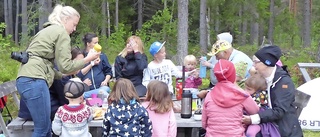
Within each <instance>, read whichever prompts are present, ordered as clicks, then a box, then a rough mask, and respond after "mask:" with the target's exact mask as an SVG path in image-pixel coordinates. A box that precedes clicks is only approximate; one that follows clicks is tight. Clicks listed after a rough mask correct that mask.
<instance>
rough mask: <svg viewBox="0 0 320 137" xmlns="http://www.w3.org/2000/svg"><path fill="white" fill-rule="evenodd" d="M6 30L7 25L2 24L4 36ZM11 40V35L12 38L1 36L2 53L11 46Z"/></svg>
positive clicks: (0, 25) (0, 30)
mask: <svg viewBox="0 0 320 137" xmlns="http://www.w3.org/2000/svg"><path fill="white" fill-rule="evenodd" d="M5 28H6V24H5V23H3V22H1V23H0V34H2V33H3V32H4V30H5ZM10 38H11V35H10V36H7V37H3V36H2V35H0V47H1V48H0V51H4V50H5V49H6V48H7V47H9V46H10Z"/></svg>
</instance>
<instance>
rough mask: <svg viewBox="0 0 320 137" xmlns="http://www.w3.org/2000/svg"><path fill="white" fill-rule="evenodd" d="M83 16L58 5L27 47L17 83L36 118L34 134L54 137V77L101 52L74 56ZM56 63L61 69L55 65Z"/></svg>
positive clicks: (59, 76)
mask: <svg viewBox="0 0 320 137" xmlns="http://www.w3.org/2000/svg"><path fill="white" fill-rule="evenodd" d="M79 19H80V15H79V13H78V12H77V11H76V10H75V9H74V8H72V7H70V6H62V5H57V6H56V7H55V8H54V9H53V12H52V13H51V14H50V15H49V19H48V20H49V22H48V23H45V24H44V25H43V26H44V28H43V29H42V30H40V31H39V32H38V33H37V34H36V35H35V36H34V37H33V39H32V40H31V42H30V44H29V46H28V48H27V49H26V53H27V54H28V56H26V57H25V60H27V62H23V63H22V64H21V66H20V69H19V72H18V76H17V80H16V87H17V90H18V92H19V94H20V96H21V100H22V101H23V102H24V103H25V104H26V106H27V108H28V109H27V110H29V111H30V114H31V117H32V119H33V122H34V131H33V134H32V137H51V120H50V113H51V107H50V105H51V103H50V92H49V87H50V86H51V85H52V83H53V80H54V79H61V78H62V73H64V74H70V73H72V72H75V71H78V70H79V69H81V68H83V67H84V65H85V64H86V63H89V62H90V61H92V60H94V59H96V58H98V57H99V54H100V53H93V52H91V53H89V55H88V56H86V57H85V58H83V59H80V60H72V59H71V45H70V42H71V39H70V34H71V33H72V32H74V31H75V30H76V27H77V25H78V22H79ZM54 63H56V65H57V66H58V69H59V71H60V72H59V71H57V70H56V69H54ZM64 76H66V75H64ZM24 110H25V109H24ZM39 110H41V111H39ZM19 111H20V110H19ZM19 113H20V112H19Z"/></svg>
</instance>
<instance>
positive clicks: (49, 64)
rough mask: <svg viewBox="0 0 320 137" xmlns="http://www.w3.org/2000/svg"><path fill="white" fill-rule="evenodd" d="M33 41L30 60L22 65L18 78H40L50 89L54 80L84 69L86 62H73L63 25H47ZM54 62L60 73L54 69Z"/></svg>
mask: <svg viewBox="0 0 320 137" xmlns="http://www.w3.org/2000/svg"><path fill="white" fill-rule="evenodd" d="M44 27H45V28H44V29H42V30H41V31H39V32H38V33H37V34H36V35H35V36H34V37H33V39H32V41H31V43H30V45H29V47H28V49H27V50H26V51H27V52H28V54H29V60H28V62H27V63H26V64H21V66H20V69H19V72H18V77H21V76H25V77H30V78H40V79H44V80H46V82H47V84H48V86H49V87H50V86H51V85H52V83H53V80H54V78H55V79H60V78H61V77H62V73H64V74H68V73H71V72H74V71H77V70H79V69H81V68H83V67H84V65H85V62H84V60H71V45H70V41H71V40H70V36H69V34H68V33H67V31H66V30H65V29H64V27H63V26H61V25H56V24H50V23H46V24H45V25H44ZM54 62H55V63H56V65H57V67H58V69H59V71H60V72H59V71H57V70H56V69H54Z"/></svg>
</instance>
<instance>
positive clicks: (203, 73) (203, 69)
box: [199, 56, 207, 78]
mask: <svg viewBox="0 0 320 137" xmlns="http://www.w3.org/2000/svg"><path fill="white" fill-rule="evenodd" d="M201 58H202V59H201V63H200V73H199V77H200V78H205V77H206V74H207V67H206V66H204V65H203V64H202V63H203V62H204V61H207V57H206V56H203V57H201Z"/></svg>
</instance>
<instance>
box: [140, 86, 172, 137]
mask: <svg viewBox="0 0 320 137" xmlns="http://www.w3.org/2000/svg"><path fill="white" fill-rule="evenodd" d="M147 89H148V91H147V97H146V102H143V103H142V106H144V107H145V108H146V109H147V111H148V113H149V117H150V119H151V121H152V126H153V133H152V136H153V137H175V136H176V135H177V124H176V118H175V115H174V112H173V102H172V100H171V96H170V92H169V90H168V85H167V84H166V83H164V82H162V81H158V80H153V81H151V82H150V83H149V84H148V88H147Z"/></svg>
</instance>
